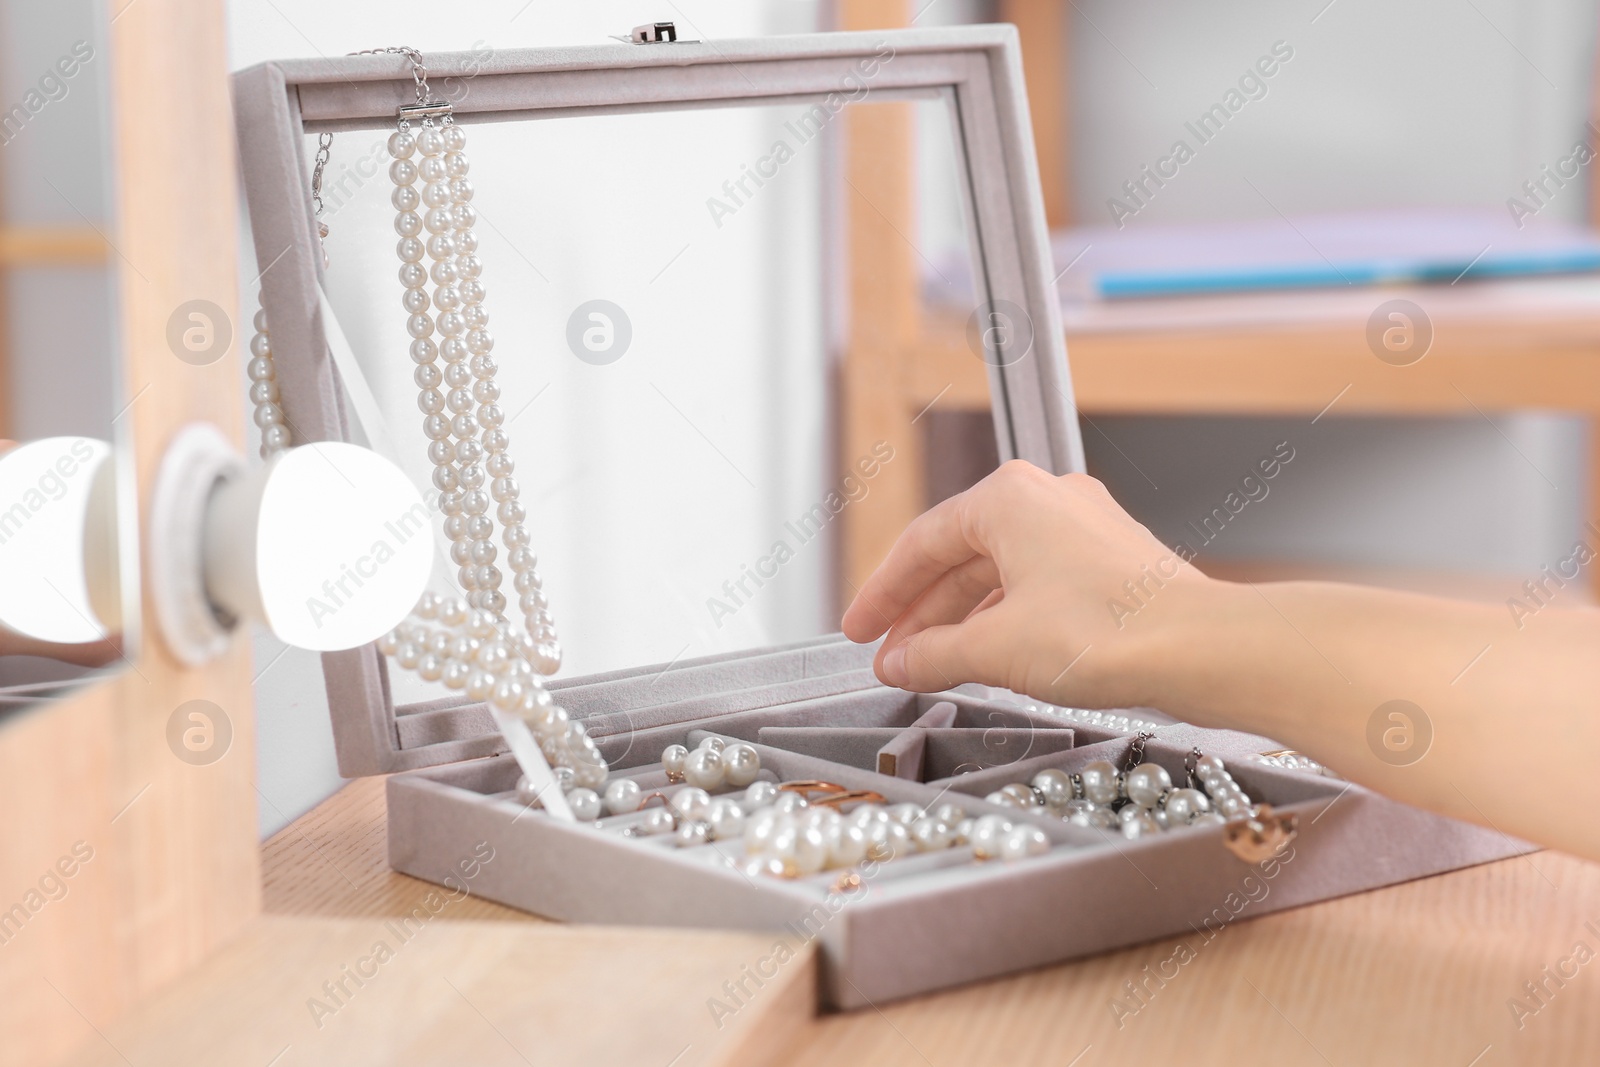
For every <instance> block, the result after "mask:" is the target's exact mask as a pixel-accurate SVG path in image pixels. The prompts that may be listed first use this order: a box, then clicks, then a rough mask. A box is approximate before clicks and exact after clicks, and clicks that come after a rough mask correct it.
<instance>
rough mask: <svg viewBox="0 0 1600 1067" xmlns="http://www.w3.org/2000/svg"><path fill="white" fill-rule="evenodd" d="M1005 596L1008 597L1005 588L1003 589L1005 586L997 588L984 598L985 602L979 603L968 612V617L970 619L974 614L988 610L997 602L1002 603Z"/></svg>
mask: <svg viewBox="0 0 1600 1067" xmlns="http://www.w3.org/2000/svg"><path fill="white" fill-rule="evenodd" d="M1005 598H1006V591H1005V589H1003V588H1001V589H996V590H995V591H994V592H992V593H990V594H989V595H988V596H986V597H984V598H983V602H982V603H981V604H979V605H978V606H977V607H975V608H973V609H972V610H971V611H969V612H967V618H968V619H970V618H972V617H973V616H974V615H976V614H978V613H979V612H981V611H988V610H989V609H990V608H992V607H994V606H995V605H996V604H998V603H1000V602H1001V601H1002V600H1004V599H1005ZM963 621H964V620H963Z"/></svg>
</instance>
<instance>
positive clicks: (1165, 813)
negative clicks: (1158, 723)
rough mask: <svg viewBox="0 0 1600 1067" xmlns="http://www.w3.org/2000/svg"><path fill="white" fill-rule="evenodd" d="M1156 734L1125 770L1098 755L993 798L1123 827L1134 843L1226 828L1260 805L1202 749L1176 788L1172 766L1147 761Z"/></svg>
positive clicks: (1137, 748) (1136, 748)
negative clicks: (1201, 829)
mask: <svg viewBox="0 0 1600 1067" xmlns="http://www.w3.org/2000/svg"><path fill="white" fill-rule="evenodd" d="M1153 736H1154V735H1153V734H1150V733H1148V732H1141V733H1140V734H1139V736H1138V737H1137V738H1136V739H1135V740H1134V744H1133V748H1132V749H1131V750H1130V752H1129V760H1128V762H1129V765H1130V768H1129V769H1128V770H1127V771H1125V772H1119V771H1118V770H1117V769H1116V767H1115V766H1113V765H1112V763H1111V762H1110V761H1109V760H1095V761H1094V762H1092V763H1089V764H1087V765H1085V766H1084V768H1083V769H1082V770H1081V771H1079V772H1077V773H1076V774H1068V773H1067V772H1066V771H1062V770H1057V769H1055V768H1046V769H1045V770H1042V771H1040V772H1039V773H1038V774H1036V775H1034V776H1033V780H1032V781H1031V782H1030V783H1029V784H1027V785H1023V784H1021V783H1014V784H1011V785H1007V786H1004V787H1002V788H1001V789H999V790H997V791H995V792H993V793H990V794H989V795H988V796H987V797H986V798H985V799H986V800H988V801H989V802H990V803H993V804H1003V805H1006V806H1008V807H1013V808H1017V809H1019V810H1022V811H1031V812H1035V813H1040V814H1048V815H1052V816H1055V817H1057V818H1060V819H1063V820H1064V821H1066V822H1069V823H1072V824H1073V825H1074V826H1083V827H1093V828H1095V829H1100V830H1113V829H1120V830H1121V832H1122V835H1123V836H1124V837H1127V838H1129V839H1130V840H1131V839H1135V838H1139V837H1142V836H1144V835H1146V834H1151V833H1160V832H1162V831H1166V830H1177V829H1183V828H1186V827H1191V826H1221V825H1223V824H1224V823H1226V822H1227V821H1228V820H1229V819H1235V818H1239V817H1241V816H1246V815H1250V814H1251V813H1252V812H1253V811H1254V810H1255V805H1253V804H1252V803H1251V801H1250V798H1249V797H1248V796H1247V795H1245V792H1244V790H1243V789H1241V788H1239V783H1237V782H1236V781H1234V779H1233V775H1231V774H1229V773H1228V769H1227V768H1226V767H1225V766H1224V765H1223V763H1222V760H1220V759H1218V758H1217V757H1215V756H1207V755H1204V754H1202V753H1201V752H1200V750H1199V749H1195V750H1194V751H1193V752H1192V753H1191V754H1190V756H1189V759H1188V761H1187V765H1186V769H1187V771H1188V784H1187V785H1186V786H1184V787H1183V788H1181V789H1174V788H1173V787H1172V776H1171V775H1170V774H1168V773H1167V769H1166V768H1165V767H1163V766H1161V765H1160V764H1158V763H1147V762H1144V745H1145V741H1146V740H1147V739H1149V738H1150V737H1153ZM1197 785H1198V788H1197V787H1196V786H1197Z"/></svg>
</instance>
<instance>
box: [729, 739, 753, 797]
mask: <svg viewBox="0 0 1600 1067" xmlns="http://www.w3.org/2000/svg"><path fill="white" fill-rule="evenodd" d="M722 762H723V768H724V778H725V780H726V781H727V783H728V785H730V786H735V787H737V788H741V789H742V788H744V787H745V786H747V785H749V784H750V783H751V782H753V781H755V780H756V775H758V774H760V773H761V755H760V753H758V752H757V751H756V750H755V749H754V748H752V747H750V746H749V745H746V744H733V745H729V746H728V747H727V748H725V749H723V751H722Z"/></svg>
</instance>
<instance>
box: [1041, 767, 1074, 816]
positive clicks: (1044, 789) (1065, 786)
mask: <svg viewBox="0 0 1600 1067" xmlns="http://www.w3.org/2000/svg"><path fill="white" fill-rule="evenodd" d="M1032 785H1033V788H1034V789H1036V790H1038V792H1039V793H1040V794H1042V795H1043V797H1044V802H1045V806H1047V807H1051V808H1061V807H1065V806H1066V803H1067V801H1069V800H1071V799H1072V778H1071V777H1070V776H1069V775H1068V774H1067V772H1066V771H1062V770H1057V769H1056V768H1054V767H1047V768H1046V769H1044V770H1042V771H1040V772H1039V773H1038V774H1036V775H1034V776H1033V782H1032Z"/></svg>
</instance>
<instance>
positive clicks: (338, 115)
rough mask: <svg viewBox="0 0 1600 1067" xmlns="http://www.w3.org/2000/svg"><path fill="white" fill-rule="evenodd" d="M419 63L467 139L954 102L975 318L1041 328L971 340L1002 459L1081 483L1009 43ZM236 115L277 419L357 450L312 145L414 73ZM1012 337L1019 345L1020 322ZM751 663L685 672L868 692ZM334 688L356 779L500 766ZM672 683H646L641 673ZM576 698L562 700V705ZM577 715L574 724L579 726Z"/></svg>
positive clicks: (380, 695)
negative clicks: (641, 116) (313, 180)
mask: <svg viewBox="0 0 1600 1067" xmlns="http://www.w3.org/2000/svg"><path fill="white" fill-rule="evenodd" d="M885 56H890V57H892V61H890V62H886V61H884V58H885ZM425 57H426V61H427V64H428V67H429V71H430V75H431V77H432V78H433V79H434V80H435V81H436V82H437V81H440V80H442V79H449V78H450V77H451V76H452V75H453V76H455V77H457V78H463V79H465V78H470V79H471V87H470V92H467V93H464V94H462V95H461V98H460V99H459V100H457V101H454V102H453V103H454V112H453V113H454V117H455V121H457V122H458V123H460V124H461V125H462V126H463V128H464V129H467V130H469V131H470V130H471V128H472V127H473V126H474V125H476V124H480V123H484V122H501V121H513V120H515V121H525V120H530V119H542V118H570V117H575V116H591V115H592V116H600V115H612V114H619V113H628V112H642V111H677V110H684V109H694V108H706V107H736V106H740V105H765V104H772V103H780V102H795V103H817V102H820V103H822V104H823V105H824V106H828V107H832V108H834V109H837V107H838V106H842V103H838V104H836V103H835V102H839V101H847V100H848V99H850V98H851V96H852V94H854V93H856V92H857V91H858V87H859V86H860V85H861V78H862V72H863V71H865V70H867V69H869V65H870V69H871V72H872V73H871V94H872V97H873V99H874V100H875V101H876V100H885V99H899V98H926V97H929V96H936V97H942V98H943V99H944V100H945V101H946V103H947V105H948V108H949V111H950V114H951V118H952V119H953V129H954V142H955V146H956V149H955V150H956V154H957V168H958V170H959V173H960V177H959V183H960V184H961V185H962V186H963V189H962V194H963V196H964V199H965V209H966V219H967V225H968V247H969V249H970V251H971V257H970V258H971V262H970V270H971V278H970V283H971V287H972V291H973V292H974V293H976V294H978V299H979V312H982V311H984V309H990V310H994V311H998V312H1000V313H1002V314H1005V315H1009V316H1013V317H1015V316H1018V315H1020V316H1021V318H1022V319H1023V322H1024V324H1025V326H1030V327H1031V328H1023V329H1016V328H997V329H983V330H981V331H978V330H974V331H973V335H974V336H977V335H978V334H980V333H981V340H980V341H978V342H977V343H979V344H981V345H982V347H983V358H984V360H985V362H986V363H987V364H988V367H987V373H988V378H989V387H990V398H991V407H992V413H993V418H994V425H995V432H996V437H997V444H998V454H999V457H1000V459H1001V460H1007V459H1012V458H1021V459H1026V460H1028V461H1030V462H1032V463H1034V464H1037V465H1038V466H1040V467H1043V468H1045V469H1048V470H1051V471H1054V472H1056V473H1066V472H1069V471H1081V470H1083V451H1082V444H1081V441H1080V438H1079V434H1078V425H1077V419H1076V411H1075V409H1074V405H1073V401H1072V386H1071V381H1070V377H1069V375H1068V369H1067V362H1066V349H1065V344H1064V341H1063V337H1062V330H1061V320H1060V311H1059V307H1058V305H1057V298H1056V293H1055V287H1054V284H1053V278H1052V273H1053V267H1052V263H1051V258H1050V245H1049V236H1048V232H1047V229H1046V225H1045V219H1044V210H1043V199H1042V194H1041V189H1040V180H1039V174H1038V168H1037V165H1036V160H1035V156H1034V146H1033V141H1032V134H1031V126H1030V122H1029V117H1028V105H1027V99H1026V96H1025V92H1024V86H1023V78H1022V69H1021V60H1020V50H1019V46H1018V40H1017V34H1016V30H1015V28H1014V27H1012V26H1009V25H999V26H968V27H953V28H938V29H910V30H882V31H870V32H861V33H827V34H812V35H803V36H791V37H769V38H756V39H749V40H721V41H715V42H683V43H672V44H670V45H669V44H661V45H628V44H621V43H617V44H605V45H599V46H594V47H565V48H548V49H518V50H506V51H492V52H488V53H484V52H474V53H432V52H427V53H425ZM234 97H235V112H236V118H237V125H238V135H239V143H240V153H241V157H242V163H243V182H244V189H245V194H246V198H247V201H248V207H249V214H250V222H251V227H252V230H253V232H254V237H255V247H256V258H257V265H258V268H259V269H260V271H261V289H262V303H263V306H264V307H265V309H266V311H267V315H268V318H269V320H270V321H271V323H272V348H273V354H274V359H275V362H276V365H277V374H278V382H279V388H280V392H281V405H282V407H283V410H284V412H285V414H286V416H287V419H288V422H289V424H290V426H291V428H292V430H293V431H294V434H295V438H296V443H305V442H307V441H312V440H348V439H351V437H352V428H351V425H350V420H349V418H348V416H347V406H346V395H345V390H344V389H343V388H342V386H341V379H340V375H339V373H338V370H337V368H336V366H335V363H334V360H333V359H332V357H331V356H330V354H329V349H328V343H327V341H326V339H325V334H324V330H325V324H324V321H323V316H322V313H321V310H320V292H321V288H322V286H323V285H324V283H325V274H324V267H323V261H322V252H321V247H320V243H319V238H318V233H317V226H318V224H317V220H316V217H315V215H314V213H313V209H312V204H311V200H310V196H309V192H308V175H309V173H310V168H309V166H308V160H307V156H306V150H305V143H306V135H307V134H315V133H322V132H334V131H349V130H366V131H380V130H387V129H390V128H392V126H393V124H394V121H395V115H396V109H397V108H398V107H399V106H400V105H404V104H410V103H412V102H413V101H414V100H415V98H416V89H415V87H414V82H413V77H412V70H411V65H410V63H409V61H408V60H407V59H406V58H405V57H403V56H399V55H386V54H379V55H361V56H350V57H344V58H337V59H307V60H293V61H280V62H272V63H266V64H262V65H260V66H256V67H252V68H250V69H248V70H245V71H242V72H240V73H239V74H237V75H235V77H234ZM385 280H386V279H385ZM979 312H975V313H974V315H975V316H976V315H977V314H978V313H979ZM973 321H975V322H976V321H978V320H977V319H976V317H975V318H974V320H973ZM1006 325H1008V326H1014V324H1012V323H1011V322H1010V321H1009V320H1008V321H1007V323H1006ZM747 656H756V654H755V653H747V654H740V653H735V654H728V655H718V656H711V657H705V658H702V659H696V660H685V661H684V662H683V663H682V664H679V665H677V666H675V667H673V670H674V673H677V672H678V671H681V670H685V669H686V668H689V667H695V668H699V669H697V670H696V671H695V672H693V673H694V674H695V675H696V676H697V677H700V678H701V679H702V680H704V679H706V678H707V677H710V676H711V675H715V674H717V670H718V668H717V665H718V664H719V663H723V662H725V661H728V660H733V659H738V660H740V662H741V664H744V665H742V666H740V667H738V668H736V669H724V670H722V671H721V676H722V677H723V678H724V680H725V684H726V685H727V686H728V687H730V688H732V687H735V686H740V687H742V686H759V685H761V684H763V683H771V682H776V681H779V680H792V679H793V678H796V677H802V678H819V679H822V678H826V677H832V676H838V677H841V678H853V679H856V681H852V682H849V683H848V684H852V685H856V687H860V685H861V684H864V683H862V682H860V680H859V676H860V672H861V671H862V669H863V668H865V667H866V666H867V665H868V664H869V662H870V659H869V657H870V650H863V649H857V648H854V647H852V646H849V645H848V643H847V642H843V641H842V639H839V638H837V637H835V638H832V639H829V638H821V639H818V640H815V641H808V642H804V643H802V644H801V645H798V646H790V647H789V648H788V649H783V650H771V651H769V652H768V653H767V654H765V655H762V656H759V657H757V659H754V660H746V659H745V658H744V657H747ZM758 661H759V663H760V664H763V665H764V666H763V667H762V668H761V669H765V670H768V671H769V672H775V673H773V676H772V677H770V678H769V677H752V676H751V675H750V671H751V669H753V668H754V667H755V665H756V663H757V662H758ZM323 670H324V674H325V678H326V684H327V690H328V697H329V705H330V708H331V711H332V716H333V720H334V734H335V742H336V747H337V750H338V759H339V769H340V772H341V774H343V775H345V776H347V777H353V776H360V775H369V774H380V773H386V772H390V771H397V770H404V769H409V768H415V767H421V766H429V765H434V764H440V763H447V762H453V761H456V760H460V759H466V758H473V757H479V756H486V755H491V754H493V753H496V752H500V751H503V750H504V745H503V743H502V741H501V739H500V737H499V736H498V734H496V733H495V732H494V730H493V726H492V724H491V722H490V720H489V718H488V715H487V714H486V712H485V711H484V709H483V708H482V707H481V705H475V704H473V703H472V702H470V701H468V700H467V699H466V698H465V696H464V695H460V696H457V697H456V698H454V699H451V700H443V701H435V702H433V703H431V704H429V705H426V706H408V707H405V708H400V709H397V708H396V706H395V703H394V700H393V697H392V695H391V689H390V685H389V679H388V675H387V669H386V664H385V662H384V659H383V657H382V656H381V655H380V654H379V653H378V651H377V650H376V648H374V647H371V646H369V647H366V648H361V649H356V650H352V651H348V652H339V653H327V654H325V655H324V657H323ZM665 670H666V667H664V666H658V667H656V668H653V669H651V668H644V667H640V668H638V669H637V670H636V671H634V672H631V673H634V674H644V675H649V674H659V673H662V672H664V671H665ZM708 671H709V674H708ZM629 673H630V672H620V675H627V674H629ZM757 673H759V670H758V672H757ZM686 676H687V675H686ZM578 681H583V679H579V680H578ZM569 684H571V683H564V682H557V683H555V684H554V685H553V686H552V688H555V689H561V688H563V687H564V686H565V685H569ZM841 684H846V683H841ZM822 688H824V689H825V688H826V684H823V685H822ZM670 691H671V687H670V686H669V687H667V688H666V689H660V690H658V691H655V692H651V693H649V694H644V693H641V694H639V699H641V700H648V701H651V702H656V703H659V702H662V701H664V700H666V699H668V697H667V695H666V694H668V693H669V692H670ZM574 712H575V714H579V715H581V714H583V713H584V709H583V708H574ZM417 713H422V714H425V715H426V721H427V723H428V725H427V728H426V729H423V730H409V731H408V730H402V729H401V724H402V720H404V719H407V718H408V716H410V715H414V714H417ZM412 721H415V722H420V721H422V720H412Z"/></svg>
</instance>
